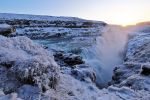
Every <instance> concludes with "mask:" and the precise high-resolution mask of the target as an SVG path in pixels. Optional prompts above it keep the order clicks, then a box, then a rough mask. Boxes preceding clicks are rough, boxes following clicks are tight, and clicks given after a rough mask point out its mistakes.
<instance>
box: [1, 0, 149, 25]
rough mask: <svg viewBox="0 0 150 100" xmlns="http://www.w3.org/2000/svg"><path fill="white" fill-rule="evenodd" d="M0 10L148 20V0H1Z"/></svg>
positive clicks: (107, 19)
mask: <svg viewBox="0 0 150 100" xmlns="http://www.w3.org/2000/svg"><path fill="white" fill-rule="evenodd" d="M0 13H18V14H35V15H50V16H72V17H79V18H84V19H89V20H99V21H104V22H106V23H109V24H121V25H130V24H136V23H138V22H144V21H150V0H0Z"/></svg>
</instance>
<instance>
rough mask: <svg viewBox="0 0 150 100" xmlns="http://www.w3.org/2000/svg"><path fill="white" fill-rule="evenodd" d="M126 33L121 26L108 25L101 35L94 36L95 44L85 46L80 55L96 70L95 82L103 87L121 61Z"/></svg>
mask: <svg viewBox="0 0 150 100" xmlns="http://www.w3.org/2000/svg"><path fill="white" fill-rule="evenodd" d="M127 39H128V35H127V33H126V32H125V31H124V28H123V27H121V26H114V25H111V26H108V27H107V28H105V31H104V32H103V33H102V36H100V37H97V38H96V45H93V46H92V47H91V48H86V49H84V50H83V52H82V56H83V58H84V60H85V61H86V62H88V64H89V65H90V66H91V67H93V69H94V70H95V71H96V77H97V79H96V84H97V86H98V87H100V88H101V87H105V86H107V85H108V82H110V81H111V79H112V75H113V69H114V68H115V67H116V66H117V65H120V64H121V63H123V57H124V56H123V55H124V51H125V46H126V43H127Z"/></svg>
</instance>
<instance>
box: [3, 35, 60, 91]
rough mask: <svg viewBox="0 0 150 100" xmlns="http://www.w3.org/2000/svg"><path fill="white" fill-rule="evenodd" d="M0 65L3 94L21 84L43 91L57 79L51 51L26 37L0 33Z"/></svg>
mask: <svg viewBox="0 0 150 100" xmlns="http://www.w3.org/2000/svg"><path fill="white" fill-rule="evenodd" d="M0 66H1V67H0V68H1V74H0V78H1V80H0V88H1V89H2V90H4V92H5V93H11V92H13V91H16V90H17V88H18V87H20V86H22V85H23V84H30V85H34V86H38V87H39V88H40V89H41V90H43V91H45V90H46V89H49V88H55V86H56V85H57V82H58V81H59V68H58V65H57V64H56V62H55V61H54V57H53V56H52V54H51V53H50V52H47V51H46V50H45V49H43V48H42V47H41V46H40V45H38V44H35V43H33V42H32V41H31V40H30V39H29V38H27V37H14V38H6V37H3V36H0Z"/></svg>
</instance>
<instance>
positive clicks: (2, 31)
mask: <svg viewBox="0 0 150 100" xmlns="http://www.w3.org/2000/svg"><path fill="white" fill-rule="evenodd" d="M13 32H15V28H14V27H13V26H10V25H7V24H0V35H3V36H8V35H10V34H11V33H13Z"/></svg>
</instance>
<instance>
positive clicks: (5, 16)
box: [0, 13, 87, 22]
mask: <svg viewBox="0 0 150 100" xmlns="http://www.w3.org/2000/svg"><path fill="white" fill-rule="evenodd" d="M0 19H5V20H6V19H7V20H11V19H26V20H39V21H44V20H47V21H55V20H61V21H82V22H84V21H87V20H85V19H80V18H77V17H63V16H60V17H56V16H44V15H43V16H42V15H28V14H10V13H0Z"/></svg>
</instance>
